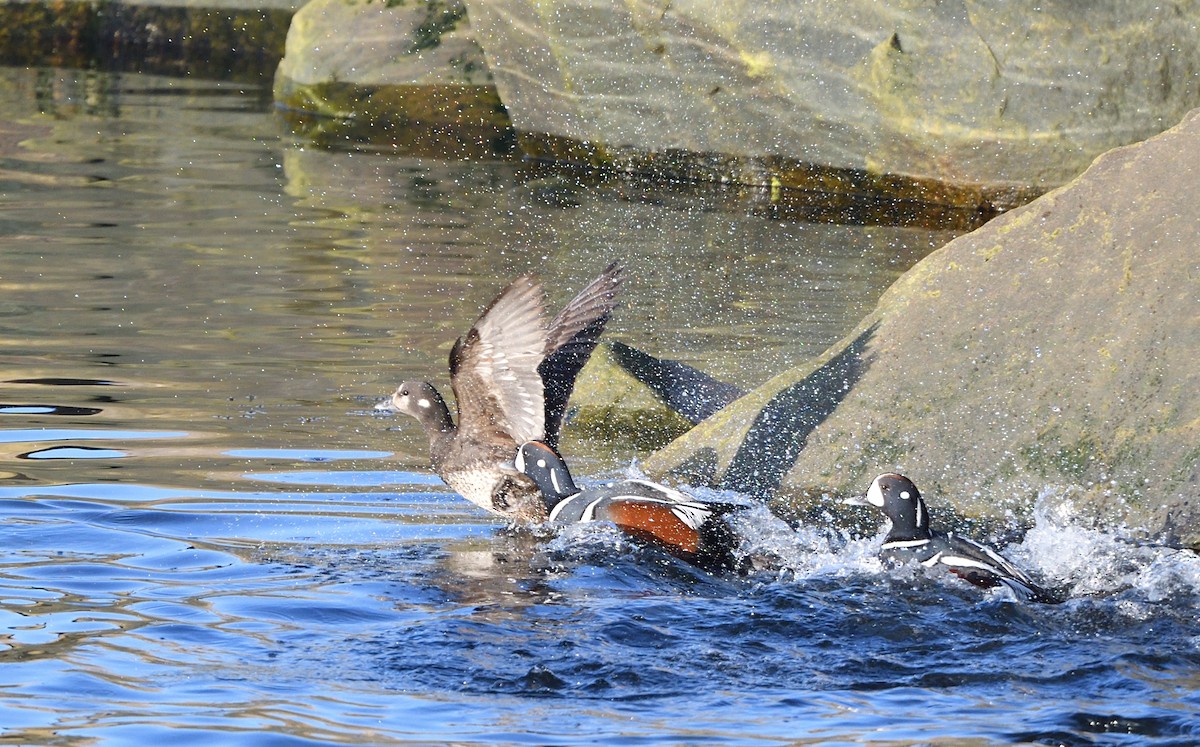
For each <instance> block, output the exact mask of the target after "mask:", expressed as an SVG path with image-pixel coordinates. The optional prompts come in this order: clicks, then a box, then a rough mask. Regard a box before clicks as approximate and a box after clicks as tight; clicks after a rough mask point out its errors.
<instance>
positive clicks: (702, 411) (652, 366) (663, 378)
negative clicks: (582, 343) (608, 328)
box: [609, 342, 745, 425]
mask: <svg viewBox="0 0 1200 747" xmlns="http://www.w3.org/2000/svg"><path fill="white" fill-rule="evenodd" d="M609 347H610V349H611V350H612V359H613V360H614V361H615V362H616V363H617V365H618V366H620V367H621V368H623V369H625V370H626V371H627V372H629V375H630V376H632V377H633V378H635V379H637V380H638V381H640V382H641V383H642V384H644V385H645V386H646V387H647V388H649V389H650V391H651V392H653V393H654V396H655V397H657V398H658V399H659V400H660V401H661V402H662V403H663V404H665V405H666V406H667V407H669V408H671V409H672V410H674V411H675V412H677V413H679V414H680V415H682V416H683V417H685V418H687V419H688V420H690V421H691V422H692V424H693V425H695V424H696V423H699V422H700V421H702V420H704V419H705V418H707V417H709V416H710V415H712V414H713V413H715V412H717V411H718V410H720V409H721V408H723V407H725V406H726V405H728V404H729V403H730V402H732V401H734V400H735V399H737V398H738V397H741V396H742V395H743V394H745V391H744V390H742V389H739V388H738V387H736V386H734V385H733V384H729V383H726V382H724V381H719V380H717V379H714V378H713V377H711V376H709V375H708V374H706V373H704V372H703V371H701V370H699V369H696V368H692V367H691V366H689V365H687V364H686V363H680V362H679V361H670V360H662V359H660V358H655V357H654V356H652V355H649V354H648V353H643V352H642V351H640V350H638V349H636V348H631V347H629V346H628V345H626V344H625V343H622V342H612V343H610V344H609Z"/></svg>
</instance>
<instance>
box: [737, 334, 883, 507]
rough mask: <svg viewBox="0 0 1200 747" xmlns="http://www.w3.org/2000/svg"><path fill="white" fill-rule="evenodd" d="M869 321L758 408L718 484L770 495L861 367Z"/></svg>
mask: <svg viewBox="0 0 1200 747" xmlns="http://www.w3.org/2000/svg"><path fill="white" fill-rule="evenodd" d="M874 332H875V327H874V326H872V327H870V328H869V329H867V330H866V331H865V332H863V333H862V334H861V335H859V336H858V337H857V338H856V339H855V340H854V342H852V343H851V344H850V345H849V346H847V347H846V349H845V350H843V351H842V352H841V353H839V354H838V355H837V356H836V357H835V358H833V359H832V360H830V361H829V362H828V363H826V364H825V365H823V366H821V367H820V368H818V369H817V370H816V371H813V372H812V373H811V374H809V376H808V377H807V378H805V379H804V380H803V381H799V382H797V383H795V384H792V385H791V386H789V387H787V388H786V389H784V390H782V391H780V392H779V393H778V394H776V395H775V396H774V397H772V398H771V401H770V402H768V403H767V404H766V406H765V407H763V409H762V410H760V411H759V413H758V416H757V417H756V418H755V419H754V423H753V424H752V425H751V426H750V430H749V432H748V433H747V434H746V438H745V439H743V440H742V445H741V446H739V447H738V450H737V454H735V455H734V457H733V461H732V462H730V464H729V469H727V470H725V475H724V476H723V477H722V478H721V481H720V483H719V484H718V485H717V487H719V488H721V489H723V490H736V491H738V492H739V493H747V494H749V495H753V496H756V497H759V498H763V499H766V498H770V497H771V496H772V495H773V494H774V493H775V491H776V490H777V489H778V488H779V485H780V483H781V482H782V481H783V477H784V475H786V474H787V473H788V471H789V470H791V468H792V465H794V464H795V463H796V459H797V457H799V456H800V452H801V450H803V449H804V445H805V443H806V442H807V441H808V434H810V433H812V431H813V429H814V428H816V427H817V426H818V425H820V424H821V423H822V422H823V421H824V420H825V418H827V417H829V416H830V415H831V414H832V413H833V411H834V410H836V409H837V406H838V404H840V403H841V401H842V400H843V399H845V397H846V395H847V394H849V393H850V390H851V389H852V388H853V387H854V385H855V383H857V382H858V380H859V378H861V377H862V374H863V373H864V372H865V371H866V369H867V366H868V365H869V363H870V362H869V361H867V360H864V359H863V357H862V352H863V349H864V348H865V347H866V344H867V341H868V340H870V338H871V335H873V334H874Z"/></svg>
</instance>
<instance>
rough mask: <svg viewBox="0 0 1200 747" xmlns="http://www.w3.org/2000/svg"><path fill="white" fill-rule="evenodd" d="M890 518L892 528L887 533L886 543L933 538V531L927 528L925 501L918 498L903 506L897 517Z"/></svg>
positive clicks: (927, 516) (927, 517) (927, 519)
mask: <svg viewBox="0 0 1200 747" xmlns="http://www.w3.org/2000/svg"><path fill="white" fill-rule="evenodd" d="M890 518H891V520H892V528H891V530H890V531H889V532H888V535H887V538H886V541H887V542H905V541H910V540H927V539H930V538H932V537H933V531H932V530H931V529H930V528H929V512H928V511H926V510H925V501H923V500H921V498H919V497H918V498H917V499H916V500H914V501H911V502H909V503H907V504H905V505H904V506H903V507H902V510H901V511H900V512H899V513H898V514H897V515H895V516H892V517H890Z"/></svg>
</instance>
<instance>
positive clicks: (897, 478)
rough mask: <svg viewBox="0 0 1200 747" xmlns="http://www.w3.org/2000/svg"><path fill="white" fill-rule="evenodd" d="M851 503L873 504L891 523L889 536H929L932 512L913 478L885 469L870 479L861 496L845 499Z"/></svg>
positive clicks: (855, 504) (922, 537)
mask: <svg viewBox="0 0 1200 747" xmlns="http://www.w3.org/2000/svg"><path fill="white" fill-rule="evenodd" d="M843 503H846V504H848V505H851V506H874V507H875V508H877V509H879V511H880V512H882V513H883V515H884V516H886V517H888V518H889V519H890V520H891V522H892V530H891V532H889V534H888V536H889V537H896V538H902V539H928V538H929V537H930V536H932V535H931V532H930V530H929V512H928V511H927V510H926V509H925V501H924V500H923V499H922V498H921V491H919V490H917V486H916V485H915V484H913V481H912V480H910V479H908V478H907V477H905V476H904V475H900V474H896V473H895V472H886V473H884V474H882V475H880V476H879V477H876V478H875V479H874V480H873V481H872V482H871V487H870V488H868V489H867V492H866V493H864V494H862V495H856V496H852V497H850V498H847V499H845V500H844V501H843Z"/></svg>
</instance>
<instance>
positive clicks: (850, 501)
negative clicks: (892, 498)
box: [841, 493, 871, 506]
mask: <svg viewBox="0 0 1200 747" xmlns="http://www.w3.org/2000/svg"><path fill="white" fill-rule="evenodd" d="M841 503H842V505H843V506H869V505H871V504H870V503H868V502H867V494H866V493H860V494H858V495H852V496H850V497H849V498H843V499H842V500H841Z"/></svg>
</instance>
